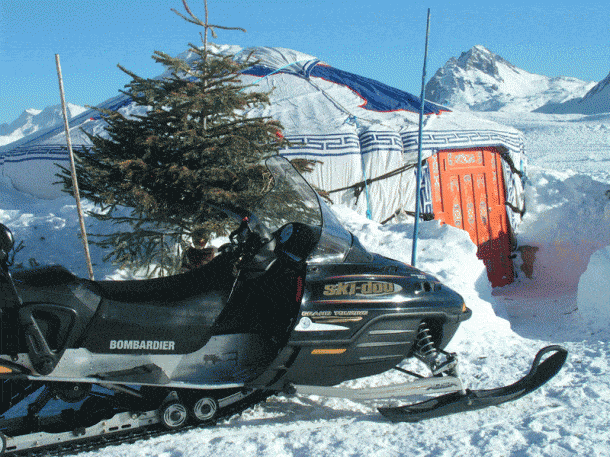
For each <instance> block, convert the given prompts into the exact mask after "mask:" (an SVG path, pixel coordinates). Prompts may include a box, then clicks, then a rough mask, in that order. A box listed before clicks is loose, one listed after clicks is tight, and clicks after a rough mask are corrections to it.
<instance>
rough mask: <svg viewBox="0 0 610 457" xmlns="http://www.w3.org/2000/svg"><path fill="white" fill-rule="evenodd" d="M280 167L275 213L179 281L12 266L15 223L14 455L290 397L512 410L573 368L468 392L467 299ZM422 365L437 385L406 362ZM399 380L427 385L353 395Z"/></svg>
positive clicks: (1, 294) (213, 417) (6, 312)
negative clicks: (386, 377)
mask: <svg viewBox="0 0 610 457" xmlns="http://www.w3.org/2000/svg"><path fill="white" fill-rule="evenodd" d="M266 165H267V168H268V169H269V172H270V173H271V175H272V176H273V183H274V184H273V187H272V189H271V190H270V191H269V192H268V193H266V194H265V196H264V197H263V198H262V199H261V200H260V202H259V203H258V204H257V205H256V206H255V207H253V208H252V209H243V208H238V207H233V206H231V205H227V206H226V207H225V208H224V209H225V211H226V212H227V213H228V214H231V215H232V216H233V217H235V218H237V219H238V224H239V227H238V228H237V229H236V230H235V231H233V232H232V233H231V235H230V236H229V240H230V242H229V243H227V244H226V245H224V246H223V247H222V248H221V249H220V253H219V255H217V256H216V257H215V258H214V259H213V260H212V261H211V262H210V263H208V264H206V265H204V266H201V267H199V268H197V269H194V270H192V271H188V272H186V273H182V274H179V275H175V276H169V277H161V278H155V279H148V280H128V281H91V280H87V279H81V278H78V277H76V276H75V275H74V274H72V273H71V272H70V271H68V270H67V269H65V268H63V267H61V266H45V267H38V268H35V269H31V270H15V271H13V272H11V271H9V265H8V264H9V257H10V255H9V254H10V252H11V250H12V249H13V245H14V239H13V235H12V233H11V231H10V230H9V229H8V228H7V227H5V226H4V225H0V320H1V322H0V325H1V328H0V330H1V335H0V354H1V355H0V382H1V383H2V391H1V394H2V406H1V409H0V432H1V433H0V439H1V441H2V443H1V445H2V447H1V449H0V451H1V452H0V453H2V454H4V453H6V454H11V453H22V452H29V453H32V452H33V453H34V454H35V453H36V452H38V450H39V449H43V450H45V452H46V450H47V449H49V447H51V448H57V447H58V446H60V445H61V446H62V447H61V449H63V450H64V451H62V452H65V449H67V450H68V451H76V450H80V449H90V448H91V446H93V447H95V446H96V444H92V443H99V442H103V443H104V445H105V443H108V442H109V441H110V442H112V440H113V439H114V440H115V441H117V442H122V441H125V440H133V439H138V437H140V436H150V435H151V434H154V433H167V430H177V429H182V428H184V427H193V426H199V425H201V424H210V423H214V422H216V421H218V420H219V419H222V418H225V417H228V416H230V415H232V414H235V413H239V412H241V411H243V410H245V409H246V408H249V407H251V406H252V405H254V404H256V403H258V402H260V401H262V400H263V399H265V398H266V397H268V396H269V395H273V394H278V393H284V394H303V395H321V396H330V397H342V398H348V399H352V400H356V401H376V402H378V401H395V400H396V399H398V398H419V399H420V400H421V399H422V397H423V398H424V401H420V402H419V403H410V404H406V405H403V406H392V405H390V404H388V405H387V406H385V407H380V408H379V411H380V412H381V414H383V415H384V416H386V417H388V418H389V419H390V420H392V421H418V420H422V419H427V418H434V417H439V416H442V415H445V414H451V413H456V412H463V411H470V410H474V409H478V408H483V407H487V406H491V405H497V404H500V403H503V402H506V401H510V400H514V399H516V398H519V397H521V396H523V395H526V394H527V393H529V392H531V391H532V390H534V389H536V388H538V387H539V386H541V385H542V384H544V383H545V382H546V381H548V380H549V379H550V378H551V377H553V376H554V375H555V374H556V373H557V372H558V371H559V370H560V369H561V366H562V364H563V362H564V361H565V359H566V356H567V352H566V351H565V349H563V348H561V347H559V346H549V347H546V348H544V349H542V350H541V351H540V352H539V353H538V355H537V356H536V357H535V360H534V362H533V365H532V368H531V370H530V372H529V373H528V374H527V375H526V376H525V377H524V378H522V379H521V380H520V381H518V382H516V383H515V384H512V385H510V386H505V387H501V388H497V389H492V390H479V391H473V390H469V389H466V388H465V387H464V385H463V384H462V381H461V379H460V377H459V370H458V358H457V355H456V354H454V353H450V352H446V351H445V348H446V346H447V344H448V343H449V341H450V340H451V338H452V337H453V335H454V334H455V333H456V331H457V329H458V327H459V325H460V323H461V322H463V321H464V320H466V319H468V318H469V317H470V316H471V314H472V312H471V310H470V309H469V308H468V307H467V306H466V305H465V304H464V300H463V298H462V297H461V296H460V295H459V294H458V293H456V292H455V291H453V290H451V289H450V288H449V287H447V286H445V285H444V284H441V283H440V282H439V281H438V280H437V279H436V278H435V277H433V276H431V275H429V274H427V273H425V272H423V271H420V270H418V269H416V268H414V267H412V266H410V265H407V264H404V263H401V262H398V261H396V260H392V259H389V258H386V257H383V256H381V255H378V254H374V253H371V252H369V251H367V250H366V249H365V248H364V247H363V246H362V244H361V243H360V242H359V240H358V239H357V238H356V237H355V236H354V235H353V234H352V233H350V232H349V231H347V230H346V229H345V228H343V227H342V225H341V224H340V223H339V222H338V220H337V219H336V217H335V216H334V215H333V213H332V212H331V210H330V209H329V207H328V206H327V205H326V204H325V203H324V202H323V200H322V199H321V198H320V197H319V196H318V195H317V194H316V192H315V191H314V190H313V189H312V188H311V187H310V186H309V185H308V184H307V182H306V181H305V180H304V179H303V177H302V176H301V175H300V174H299V173H298V172H297V171H296V170H295V168H294V167H293V166H292V164H291V163H290V162H289V161H287V160H286V159H284V158H282V157H280V156H275V157H272V158H270V159H268V160H267V161H266ZM408 358H416V359H419V360H420V361H421V362H423V365H425V366H426V367H427V369H429V371H430V374H429V375H428V376H422V375H421V374H419V373H415V372H411V371H409V370H405V369H404V368H402V367H401V366H399V365H400V364H401V362H402V361H403V360H404V359H408ZM391 369H396V370H399V371H402V372H403V373H405V374H406V375H411V376H414V377H415V378H416V379H414V380H412V381H409V382H405V383H402V384H398V385H396V384H395V385H390V386H385V387H374V388H360V389H354V388H348V387H343V386H342V385H340V384H341V383H342V382H343V381H347V380H352V379H355V378H361V377H365V376H370V375H375V374H379V373H383V372H385V371H388V370H391ZM427 397H430V398H427ZM102 439H103V441H102ZM79 446H85V447H84V448H83V447H79ZM28 455H30V454H28Z"/></svg>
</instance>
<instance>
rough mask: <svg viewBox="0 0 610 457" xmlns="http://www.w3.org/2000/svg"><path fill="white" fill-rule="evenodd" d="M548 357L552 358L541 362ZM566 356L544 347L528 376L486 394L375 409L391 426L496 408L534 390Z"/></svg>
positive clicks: (453, 395) (457, 394) (470, 392)
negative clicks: (398, 423) (395, 423)
mask: <svg viewBox="0 0 610 457" xmlns="http://www.w3.org/2000/svg"><path fill="white" fill-rule="evenodd" d="M548 353H552V354H551V355H549V356H548V357H547V358H546V359H545V360H542V359H543V357H544V355H545V354H548ZM567 356H568V351H566V350H565V349H564V348H563V347H561V346H557V345H553V346H547V347H545V348H542V349H541V350H540V351H538V354H536V357H535V358H534V362H533V363H532V368H531V369H530V371H529V373H527V374H526V375H525V376H524V377H523V378H521V379H520V380H519V381H517V382H515V383H513V384H511V385H508V386H504V387H499V388H496V389H487V390H470V389H467V390H466V393H462V392H455V393H450V394H446V395H442V396H440V397H435V398H432V399H430V400H426V401H424V402H421V403H415V404H412V405H404V406H398V407H386V408H378V409H379V412H380V413H381V414H383V415H384V416H385V417H387V418H388V419H390V420H391V421H393V422H419V421H421V420H425V419H432V418H435V417H441V416H447V415H449V414H455V413H463V412H467V411H475V410H477V409H482V408H487V407H489V406H497V405H500V404H502V403H506V402H509V401H513V400H517V399H518V398H521V397H523V396H525V395H527V394H529V393H531V392H533V391H534V390H536V389H538V388H539V387H540V386H542V385H543V384H545V383H546V382H547V381H548V380H549V379H551V378H552V377H553V376H555V375H556V374H557V373H558V372H559V370H561V367H562V366H563V364H564V362H565V361H566V358H567Z"/></svg>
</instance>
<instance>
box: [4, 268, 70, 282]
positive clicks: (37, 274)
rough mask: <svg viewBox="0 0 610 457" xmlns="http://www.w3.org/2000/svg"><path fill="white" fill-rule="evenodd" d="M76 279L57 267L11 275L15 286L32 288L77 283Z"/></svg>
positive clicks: (34, 269)
mask: <svg viewBox="0 0 610 457" xmlns="http://www.w3.org/2000/svg"><path fill="white" fill-rule="evenodd" d="M77 280H78V279H77V277H76V276H75V275H74V274H72V273H71V272H70V271H68V270H67V269H66V268H64V267H62V266H59V265H50V266H45V267H38V268H32V269H31V270H23V271H17V272H15V273H13V281H15V283H16V284H19V285H23V286H32V287H49V286H59V285H65V284H69V283H73V282H77Z"/></svg>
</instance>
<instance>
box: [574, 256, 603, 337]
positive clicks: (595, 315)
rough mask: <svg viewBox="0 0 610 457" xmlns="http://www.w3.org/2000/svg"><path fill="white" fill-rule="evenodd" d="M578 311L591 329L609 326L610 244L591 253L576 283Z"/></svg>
mask: <svg viewBox="0 0 610 457" xmlns="http://www.w3.org/2000/svg"><path fill="white" fill-rule="evenodd" d="M577 301H578V311H579V313H580V315H581V316H582V318H583V319H584V320H585V321H586V325H587V327H589V328H590V329H591V330H592V331H596V330H599V329H601V328H606V329H608V328H610V246H606V247H605V248H603V249H600V250H599V251H597V252H595V253H593V255H592V256H591V259H590V260H589V265H588V266H587V270H586V271H585V272H584V274H583V275H582V276H581V277H580V281H579V283H578V298H577Z"/></svg>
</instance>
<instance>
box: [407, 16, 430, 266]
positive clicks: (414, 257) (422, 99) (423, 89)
mask: <svg viewBox="0 0 610 457" xmlns="http://www.w3.org/2000/svg"><path fill="white" fill-rule="evenodd" d="M429 34H430V8H428V20H427V23H426V46H425V48H424V69H423V72H422V77H421V97H420V104H421V106H420V109H419V133H418V136H417V177H416V180H417V181H416V185H415V225H414V227H413V251H412V252H411V265H413V266H416V265H415V264H416V263H417V237H418V235H419V213H420V211H421V210H420V203H419V200H420V194H421V161H422V159H421V156H422V144H421V142H422V130H423V126H424V104H425V98H426V61H427V60H428V36H429Z"/></svg>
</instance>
